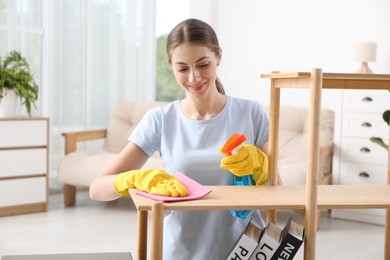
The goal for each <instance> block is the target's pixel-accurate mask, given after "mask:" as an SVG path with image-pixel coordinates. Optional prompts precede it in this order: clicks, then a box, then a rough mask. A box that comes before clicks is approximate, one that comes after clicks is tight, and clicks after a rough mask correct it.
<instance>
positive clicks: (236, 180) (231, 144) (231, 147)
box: [220, 133, 253, 219]
mask: <svg viewBox="0 0 390 260" xmlns="http://www.w3.org/2000/svg"><path fill="white" fill-rule="evenodd" d="M245 141H246V136H245V135H243V134H239V133H234V134H233V135H232V136H231V137H230V138H229V139H228V140H227V142H226V143H225V144H224V146H223V147H222V148H221V149H220V150H221V152H222V153H223V154H224V155H226V156H231V155H235V154H237V152H238V150H240V149H241V148H242V146H243V144H244V142H245ZM233 185H236V186H250V185H253V177H252V174H248V175H245V176H241V177H240V176H237V175H234V174H233ZM230 212H231V213H232V215H233V216H235V217H239V218H242V219H245V218H247V217H248V216H249V215H250V214H252V212H253V210H231V211H230Z"/></svg>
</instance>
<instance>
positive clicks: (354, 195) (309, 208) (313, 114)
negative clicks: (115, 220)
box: [130, 69, 390, 260]
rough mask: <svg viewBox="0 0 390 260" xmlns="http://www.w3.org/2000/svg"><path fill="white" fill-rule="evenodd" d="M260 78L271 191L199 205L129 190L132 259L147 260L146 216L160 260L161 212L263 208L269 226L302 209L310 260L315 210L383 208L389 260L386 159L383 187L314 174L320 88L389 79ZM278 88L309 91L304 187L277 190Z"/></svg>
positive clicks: (227, 189)
mask: <svg viewBox="0 0 390 260" xmlns="http://www.w3.org/2000/svg"><path fill="white" fill-rule="evenodd" d="M261 77H262V78H269V79H271V100H270V101H271V102H270V156H269V160H270V162H269V172H270V178H271V183H272V186H269V187H240V186H210V188H211V189H212V192H211V193H210V194H209V195H208V196H206V197H204V198H202V199H200V200H195V201H185V202H175V203H162V202H156V201H153V200H150V199H147V198H144V197H142V196H139V195H137V194H135V190H131V189H130V193H131V197H132V199H133V201H134V204H135V206H136V208H137V210H138V237H137V239H138V252H137V259H147V252H146V251H147V237H148V236H147V226H148V212H149V211H151V215H152V226H151V229H152V230H151V238H152V240H151V259H153V260H158V259H162V243H163V242H162V238H163V218H164V210H231V209H265V210H269V216H268V218H269V220H271V221H275V219H276V214H275V209H304V210H305V243H304V258H305V259H307V260H314V259H315V256H316V232H317V228H316V227H317V224H316V221H317V214H318V209H336V208H338V209H340V208H348V209H360V208H386V228H385V245H384V251H385V257H384V259H385V260H390V240H389V239H390V227H389V226H390V219H389V218H390V215H389V211H390V210H389V208H390V154H389V156H388V161H389V163H388V170H387V176H388V178H387V180H388V181H387V182H388V183H387V184H384V185H364V186H362V185H360V186H358V185H320V186H319V185H318V179H317V176H318V170H319V158H318V155H319V136H318V135H319V129H318V128H319V111H320V108H321V91H322V89H328V88H331V89H365V88H367V86H370V89H390V75H377V74H343V73H322V71H321V70H320V69H313V70H312V72H311V73H310V72H297V73H271V74H266V75H262V76H261ZM282 88H310V96H311V98H310V100H311V101H310V114H309V142H308V166H307V167H308V169H307V172H308V176H307V179H306V186H277V178H276V172H277V156H278V150H277V147H278V146H277V144H278V135H277V133H278V131H277V129H278V126H279V108H280V91H281V89H282ZM389 137H390V131H389ZM389 140H390V138H389ZM384 174H385V173H384Z"/></svg>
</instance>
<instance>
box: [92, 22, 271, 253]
mask: <svg viewBox="0 0 390 260" xmlns="http://www.w3.org/2000/svg"><path fill="white" fill-rule="evenodd" d="M167 53H168V57H169V60H168V61H169V64H170V65H171V68H172V71H173V73H174V75H175V78H176V81H177V82H178V84H179V85H180V86H181V87H182V88H183V89H184V91H185V92H186V97H185V98H184V99H182V100H177V101H174V102H172V103H170V104H168V105H165V106H162V107H157V108H154V109H152V110H150V111H149V112H148V113H147V114H146V115H145V116H144V118H143V119H142V120H141V122H140V123H139V125H138V126H137V128H136V129H135V130H134V131H133V133H132V134H131V136H130V137H129V144H128V145H127V147H126V148H124V150H123V151H122V152H121V153H120V154H119V155H118V157H117V159H116V160H115V161H114V162H112V164H111V165H109V167H108V168H107V169H106V170H105V171H104V172H102V173H101V174H100V176H98V177H97V178H96V179H95V180H94V182H93V183H92V185H91V187H90V196H91V198H92V199H96V200H112V199H116V198H118V197H119V196H120V194H121V195H126V193H127V189H128V188H129V187H135V188H139V189H143V190H146V191H149V192H152V193H157V194H165V195H168V196H185V195H187V190H186V189H185V187H183V186H181V184H180V183H178V182H177V180H175V179H174V178H173V177H171V175H170V174H174V173H176V172H182V173H184V174H186V175H187V176H189V177H190V178H192V179H194V180H196V181H197V182H199V183H201V184H203V185H232V182H233V174H236V175H245V174H250V173H253V177H254V181H255V183H256V184H257V185H264V184H266V183H267V180H268V174H267V169H266V168H267V167H266V165H267V157H266V155H265V154H268V127H269V123H268V118H267V116H266V114H265V112H264V111H263V108H262V106H261V105H260V104H259V103H258V102H255V101H250V100H244V99H238V98H234V97H231V96H227V95H225V91H224V88H223V86H222V84H221V83H220V81H219V79H218V77H217V68H218V66H219V64H220V62H221V58H222V50H221V48H220V46H219V43H218V39H217V36H216V34H215V32H214V30H213V29H212V28H211V27H210V26H209V25H208V24H207V23H205V22H203V21H200V20H197V19H188V20H185V21H183V22H181V23H179V24H178V25H177V26H176V27H175V28H173V30H172V31H171V32H170V34H169V36H168V40H167ZM236 87H239V86H236ZM237 132H238V133H242V134H244V135H245V136H246V137H247V141H246V143H247V145H245V146H244V147H243V148H241V149H240V150H239V152H238V153H237V155H233V156H228V157H225V155H223V154H221V153H220V152H219V148H220V147H221V146H223V144H224V143H225V142H226V141H227V140H228V139H229V137H230V136H231V135H232V134H233V133H237ZM155 151H159V152H160V154H161V157H162V159H163V161H164V163H165V166H166V171H162V170H154V171H147V170H146V171H140V170H137V169H140V168H141V167H142V165H143V164H144V163H145V162H146V160H147V159H148V158H149V156H151V155H152V154H153V153H154V152H155ZM232 173H233V174H232ZM250 218H251V219H252V221H253V222H254V223H255V224H257V225H258V226H260V227H264V222H263V220H262V218H261V215H260V212H259V211H255V212H254V213H252V215H251V216H250ZM250 218H247V219H241V218H238V217H234V216H232V215H231V213H230V211H173V212H170V214H169V215H168V216H166V217H165V220H164V259H165V260H179V259H183V260H188V259H193V260H194V259H199V260H204V259H216V260H219V259H224V258H226V257H227V254H228V253H229V250H230V249H231V248H232V247H233V245H234V243H235V241H236V240H237V238H238V237H239V235H240V234H241V232H242V231H243V229H244V228H245V226H246V224H247V223H248V221H249V219H250Z"/></svg>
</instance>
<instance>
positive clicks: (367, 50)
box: [355, 42, 376, 73]
mask: <svg viewBox="0 0 390 260" xmlns="http://www.w3.org/2000/svg"><path fill="white" fill-rule="evenodd" d="M355 60H356V61H359V62H361V63H362V65H361V66H360V68H359V69H358V70H357V71H356V73H372V70H371V69H370V68H369V67H368V62H369V61H375V60H376V42H359V43H357V44H356V48H355Z"/></svg>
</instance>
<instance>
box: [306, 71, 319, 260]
mask: <svg viewBox="0 0 390 260" xmlns="http://www.w3.org/2000/svg"><path fill="white" fill-rule="evenodd" d="M321 88H322V70H321V69H313V70H312V72H311V78H310V99H311V101H310V110H309V131H308V138H309V141H308V149H307V158H308V162H307V173H308V174H307V178H306V209H305V248H304V252H305V257H304V258H305V260H314V259H315V257H316V232H317V214H318V208H317V196H318V170H319V159H320V157H319V153H320V149H319V125H320V111H321Z"/></svg>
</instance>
